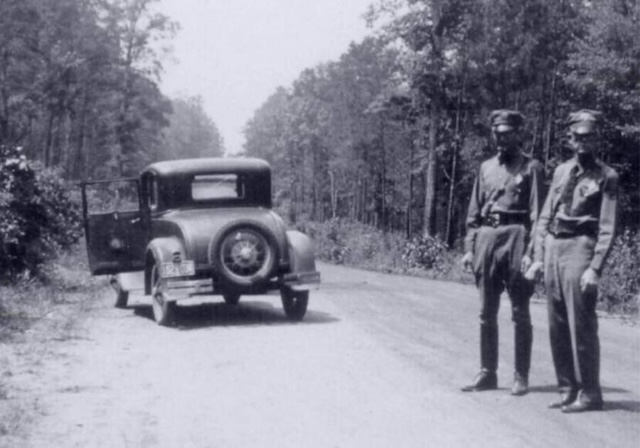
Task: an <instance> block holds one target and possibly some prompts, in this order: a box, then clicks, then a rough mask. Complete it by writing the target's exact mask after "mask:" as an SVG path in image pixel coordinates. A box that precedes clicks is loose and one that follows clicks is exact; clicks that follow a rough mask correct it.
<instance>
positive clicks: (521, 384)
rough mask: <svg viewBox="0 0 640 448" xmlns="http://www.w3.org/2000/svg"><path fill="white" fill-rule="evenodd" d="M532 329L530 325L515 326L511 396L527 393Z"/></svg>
mask: <svg viewBox="0 0 640 448" xmlns="http://www.w3.org/2000/svg"><path fill="white" fill-rule="evenodd" d="M532 344H533V328H532V327H531V324H516V326H515V374H514V378H513V387H512V388H511V395H525V394H526V393H527V392H529V368H530V367H531V346H532Z"/></svg>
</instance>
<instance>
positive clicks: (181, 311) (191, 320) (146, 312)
mask: <svg viewBox="0 0 640 448" xmlns="http://www.w3.org/2000/svg"><path fill="white" fill-rule="evenodd" d="M133 310H134V313H135V314H136V315H137V316H141V317H144V318H146V319H151V320H153V311H152V309H151V307H150V306H136V307H133ZM338 321H339V319H337V318H335V317H333V316H331V315H330V314H328V313H324V312H321V311H313V310H308V311H307V313H306V315H305V317H304V319H303V320H302V321H300V322H292V321H290V320H289V319H287V317H286V316H285V314H284V311H283V310H282V308H281V307H275V306H273V305H271V304H270V303H268V302H262V301H249V300H246V301H241V302H240V304H238V305H228V304H226V303H203V304H198V305H187V306H183V305H179V306H178V307H177V309H176V322H175V328H176V329H178V330H195V329H198V328H203V327H220V326H223V327H227V326H251V325H308V324H327V323H334V322H338Z"/></svg>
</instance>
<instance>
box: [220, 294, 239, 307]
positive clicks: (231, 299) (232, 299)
mask: <svg viewBox="0 0 640 448" xmlns="http://www.w3.org/2000/svg"><path fill="white" fill-rule="evenodd" d="M222 297H223V298H224V301H225V303H226V304H228V305H237V304H238V302H240V294H238V293H235V292H227V293H225V294H223V295H222Z"/></svg>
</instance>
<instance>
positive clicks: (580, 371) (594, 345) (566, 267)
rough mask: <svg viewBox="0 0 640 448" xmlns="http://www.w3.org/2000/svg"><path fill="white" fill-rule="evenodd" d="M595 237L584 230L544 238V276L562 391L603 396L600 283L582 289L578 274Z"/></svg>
mask: <svg viewBox="0 0 640 448" xmlns="http://www.w3.org/2000/svg"><path fill="white" fill-rule="evenodd" d="M595 243H596V241H595V238H593V237H590V236H586V235H582V236H574V237H570V238H556V237H554V236H553V235H547V237H546V240H545V256H544V277H545V286H546V289H547V295H548V298H547V306H548V312H549V336H550V342H551V354H552V357H553V364H554V366H555V370H556V376H557V380H558V387H559V388H560V390H561V391H562V392H567V391H578V390H581V392H582V394H583V395H584V396H586V398H587V399H591V400H602V391H601V389H600V341H599V339H598V318H597V315H596V302H597V298H598V292H597V289H596V288H592V289H590V290H587V291H586V292H582V290H581V288H580V278H581V277H582V274H583V273H584V271H585V270H586V269H587V268H588V267H589V264H590V262H591V259H592V258H593V250H594V247H595Z"/></svg>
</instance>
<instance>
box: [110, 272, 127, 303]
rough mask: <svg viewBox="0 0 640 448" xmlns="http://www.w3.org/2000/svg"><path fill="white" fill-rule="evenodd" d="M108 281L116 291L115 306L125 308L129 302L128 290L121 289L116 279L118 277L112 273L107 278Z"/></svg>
mask: <svg viewBox="0 0 640 448" xmlns="http://www.w3.org/2000/svg"><path fill="white" fill-rule="evenodd" d="M109 283H110V284H111V287H112V288H113V289H114V290H115V292H116V302H115V304H114V306H115V307H116V308H126V307H127V304H128V303H129V291H124V290H123V289H122V286H121V285H120V282H119V281H118V277H117V276H116V275H113V276H112V277H111V278H110V279H109Z"/></svg>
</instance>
